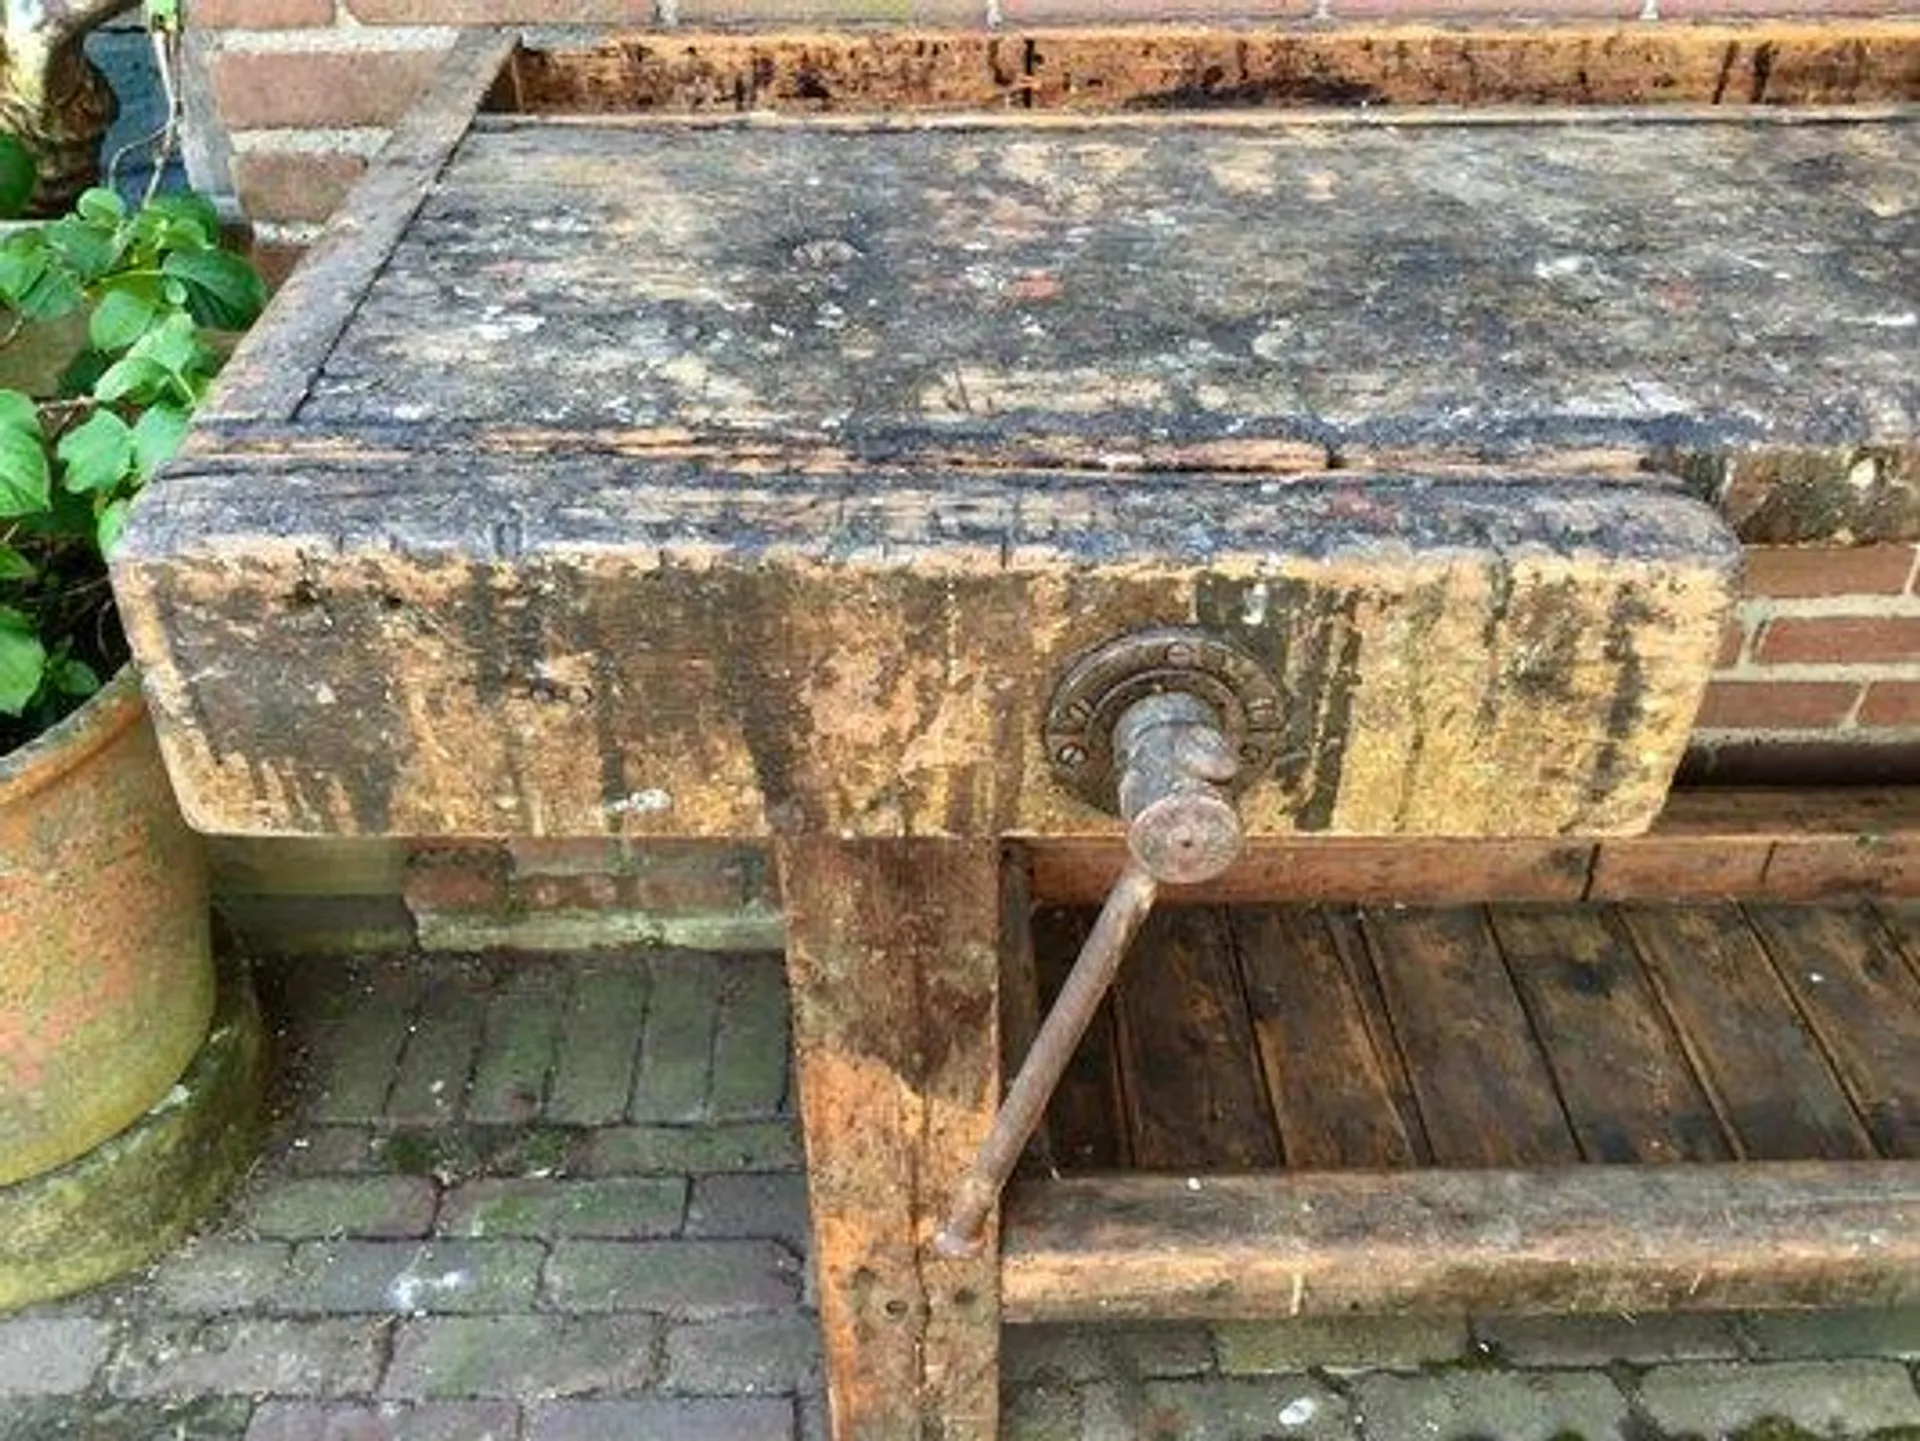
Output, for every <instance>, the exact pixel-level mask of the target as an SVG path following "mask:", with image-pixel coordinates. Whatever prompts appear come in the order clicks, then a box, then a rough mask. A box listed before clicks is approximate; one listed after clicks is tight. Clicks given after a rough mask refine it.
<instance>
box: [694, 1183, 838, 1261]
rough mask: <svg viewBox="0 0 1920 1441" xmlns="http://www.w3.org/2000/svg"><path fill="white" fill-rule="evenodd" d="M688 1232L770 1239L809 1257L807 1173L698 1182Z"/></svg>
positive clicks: (700, 1234) (697, 1234)
mask: <svg viewBox="0 0 1920 1441" xmlns="http://www.w3.org/2000/svg"><path fill="white" fill-rule="evenodd" d="M686 1231H687V1234H688V1235H689V1236H772V1237H774V1238H775V1239H777V1240H781V1241H785V1242H786V1243H787V1244H788V1245H789V1246H791V1247H793V1249H794V1250H796V1251H805V1250H806V1249H807V1241H808V1235H807V1231H808V1226H807V1177H806V1173H805V1172H802V1171H746V1172H741V1173H738V1174H735V1175H722V1176H701V1177H698V1178H696V1179H695V1181H694V1183H693V1199H692V1200H691V1201H690V1202H689V1203H688V1205H687V1226H686Z"/></svg>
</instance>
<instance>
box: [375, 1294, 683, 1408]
mask: <svg viewBox="0 0 1920 1441" xmlns="http://www.w3.org/2000/svg"><path fill="white" fill-rule="evenodd" d="M659 1331H660V1322H659V1320H658V1319H657V1318H656V1317H653V1316H633V1315H615V1316H544V1315H543V1316H435V1317H430V1318H427V1319H423V1320H416V1321H408V1322H405V1323H404V1324H403V1325H402V1326H401V1327H400V1331H399V1334H398V1336H397V1338H396V1340H395V1343H394V1350H393V1361H392V1364H391V1365H390V1367H389V1368H388V1371H387V1379H386V1381H385V1383H384V1384H383V1385H382V1388H381V1389H382V1390H383V1391H384V1392H385V1393H386V1394H388V1395H391V1396H406V1397H415V1398H443V1397H464V1396H500V1397H510V1398H516V1399H519V1400H522V1401H527V1400H533V1399H535V1398H550V1397H556V1396H583V1395H587V1394H590V1393H595V1392H607V1393H612V1394H615V1395H618V1394H621V1393H623V1392H630V1391H639V1390H642V1389H644V1388H645V1387H646V1386H647V1385H648V1383H650V1382H651V1381H652V1380H653V1377H654V1372H655V1369H656V1368H655V1366H654V1359H653V1358H654V1350H655V1343H656V1340H657V1338H658V1336H659Z"/></svg>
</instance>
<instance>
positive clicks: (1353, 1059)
mask: <svg viewBox="0 0 1920 1441" xmlns="http://www.w3.org/2000/svg"><path fill="white" fill-rule="evenodd" d="M1341 919H1342V920H1344V919H1345V918H1344V917H1343V918H1341ZM1329 920H1330V918H1329V917H1328V916H1327V915H1326V914H1325V913H1324V912H1322V911H1320V910H1318V909H1316V908H1309V907H1304V906H1289V907H1279V906H1261V907H1247V908H1243V909H1240V910H1237V911H1233V912H1231V913H1230V925H1231V928H1232V933H1233V938H1234V948H1235V950H1236V952H1237V953H1238V957H1239V962H1240V975H1241V978H1242V980H1243V981H1244V983H1245V987H1246V996H1247V1007H1248V1010H1249V1012H1250V1014H1251V1015H1252V1018H1253V1028H1254V1038H1255V1040H1256V1042H1257V1043H1258V1045H1259V1058H1260V1064H1261V1068H1262V1070H1263V1071H1264V1073H1265V1075H1266V1081H1267V1093H1268V1095H1269V1096H1270V1097H1271V1098H1272V1101H1273V1108H1274V1113H1275V1116H1276V1118H1277V1119H1278V1121H1279V1125H1280V1136H1281V1142H1282V1144H1283V1146H1284V1147H1285V1150H1286V1160H1287V1165H1288V1166H1289V1167H1290V1168H1291V1169H1294V1170H1327V1169H1336V1168H1345V1169H1350V1170H1351V1169H1368V1168H1374V1169H1386V1168H1390V1167H1397V1166H1408V1165H1412V1164H1413V1163H1414V1162H1415V1159H1416V1152H1415V1147H1414V1140H1413V1137H1414V1135H1415V1134H1416V1133H1415V1132H1413V1131H1412V1130H1411V1129H1410V1128H1409V1127H1408V1125H1407V1124H1406V1121H1405V1120H1404V1118H1403V1116H1402V1113H1401V1111H1400V1109H1399V1107H1398V1106H1397V1105H1396V1104H1395V1090H1396V1080H1399V1081H1401V1083H1402V1084H1404V1076H1403V1074H1402V1068H1401V1066H1400V1061H1399V1057H1398V1054H1397V1053H1393V1052H1389V1053H1387V1054H1382V1052H1381V1047H1380V1044H1379V1041H1380V1038H1379V1037H1378V1036H1376V1035H1375V1034H1374V1032H1373V1031H1372V1029H1371V1028H1370V1027H1369V1025H1368V1015H1367V1007H1366V1002H1365V1000H1364V999H1363V998H1362V995H1361V994H1360V993H1359V991H1358V990H1356V988H1355V985H1354V979H1353V977H1352V976H1351V975H1350V973H1349V969H1348V966H1349V957H1347V956H1344V955H1343V954H1342V951H1341V947H1340V945H1339V943H1338V941H1337V940H1336V939H1335V936H1334V934H1333V933H1332V932H1331V931H1330V930H1329V929H1328V925H1329ZM1352 939H1353V940H1356V941H1357V940H1358V937H1357V936H1355V937H1353V938H1352ZM1388 1039H1389V1040H1390V1039H1391V1038H1388Z"/></svg>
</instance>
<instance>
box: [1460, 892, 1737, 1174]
mask: <svg viewBox="0 0 1920 1441" xmlns="http://www.w3.org/2000/svg"><path fill="white" fill-rule="evenodd" d="M1492 916H1493V930H1494V935H1495V936H1496V937H1497V938H1498V940H1499V942H1500V950H1501V953H1502V955H1504V956H1505V958H1506V962H1507V969H1508V972H1509V974H1510V975H1512V977H1513V981H1514V986H1515V989H1517V990H1518V992H1519V993H1520V997H1521V1000H1522V1002H1523V1003H1524V1004H1525V1006H1526V1009H1527V1016H1528V1019H1529V1020H1530V1021H1531V1022H1532V1026H1533V1031H1534V1034H1535V1035H1537V1036H1538V1037H1539V1038H1540V1041H1541V1044H1542V1045H1543V1046H1544V1047H1545V1048H1546V1053H1547V1059H1548V1063H1549V1065H1550V1066H1551V1067H1552V1070H1553V1075H1554V1082H1555V1088H1556V1089H1557V1091H1558V1092H1559V1095H1560V1101H1561V1104H1562V1105H1563V1106H1565V1107H1566V1111H1567V1116H1568V1119H1569V1120H1571V1121H1572V1123H1573V1133H1574V1136H1575V1138H1576V1139H1577V1140H1578V1141H1579V1143H1580V1150H1581V1154H1582V1155H1583V1156H1584V1157H1585V1158H1586V1159H1587V1160H1588V1161H1592V1162H1611V1163H1627V1162H1641V1163H1659V1162H1672V1161H1722V1160H1730V1159H1732V1156H1733V1149H1732V1147H1731V1145H1730V1144H1729V1142H1728V1140H1727V1138H1726V1136H1725V1135H1724V1134H1723V1133H1722V1131H1721V1128H1720V1124H1719V1120H1718V1118H1717V1117H1716V1115H1715V1113H1714V1110H1713V1107H1712V1105H1711V1103H1710V1102H1709V1100H1708V1098H1707V1095H1706V1092H1705V1091H1704V1090H1703V1089H1702V1088H1701V1085H1700V1082H1699V1080H1698V1079H1697V1078H1696V1077H1695V1076H1694V1074H1693V1069H1692V1067H1691V1065H1690V1064H1689V1062H1688V1058H1687V1055H1686V1052H1685V1051H1684V1050H1683V1049H1682V1047H1681V1045H1680V1042H1679V1040H1678V1038H1677V1037H1676V1036H1675V1035H1674V1032H1673V1027H1672V1024H1671V1022H1670V1021H1669V1020H1668V1019H1667V1016H1666V1014H1665V1012H1664V1011H1663V1010H1662V1009H1661V1006H1660V1002H1659V1000H1658V998H1657V997H1656V996H1655V994H1654V992H1653V991H1652V989H1651V988H1650V987H1649V986H1648V984H1647V980H1646V976H1645V974H1644V973H1643V972H1642V970H1641V966H1640V960H1639V957H1638V956H1637V955H1635V953H1634V950H1633V947H1632V945H1631V944H1630V943H1629V942H1628V941H1627V940H1626V939H1624V938H1623V937H1622V936H1621V935H1620V934H1619V933H1618V932H1617V931H1616V930H1615V929H1614V928H1613V926H1612V924H1611V923H1610V920H1609V916H1608V913H1607V912H1606V910H1604V909H1602V908H1600V907H1584V906H1583V907H1574V906H1498V907H1495V908H1494V909H1493V911H1492Z"/></svg>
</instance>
